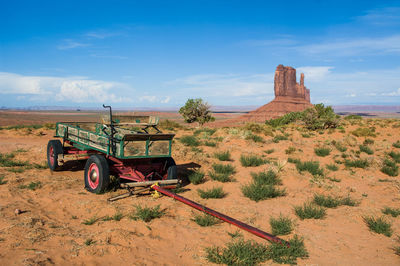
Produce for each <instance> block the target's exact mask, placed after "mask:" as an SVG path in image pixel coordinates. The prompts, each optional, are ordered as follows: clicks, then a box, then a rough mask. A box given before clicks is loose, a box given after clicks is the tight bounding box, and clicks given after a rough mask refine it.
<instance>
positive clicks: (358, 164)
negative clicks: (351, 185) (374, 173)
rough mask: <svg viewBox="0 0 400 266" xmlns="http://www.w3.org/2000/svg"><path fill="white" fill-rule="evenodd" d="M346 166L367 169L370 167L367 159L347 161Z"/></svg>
mask: <svg viewBox="0 0 400 266" xmlns="http://www.w3.org/2000/svg"><path fill="white" fill-rule="evenodd" d="M344 165H346V166H347V167H355V168H363V169H364V168H366V167H368V166H369V162H368V160H367V159H356V160H345V161H344Z"/></svg>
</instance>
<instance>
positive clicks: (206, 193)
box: [197, 187, 226, 199]
mask: <svg viewBox="0 0 400 266" xmlns="http://www.w3.org/2000/svg"><path fill="white" fill-rule="evenodd" d="M197 192H198V193H199V195H200V197H201V198H203V199H222V198H223V197H225V195H226V193H225V192H224V190H223V189H222V187H215V188H211V189H209V190H202V189H198V190H197Z"/></svg>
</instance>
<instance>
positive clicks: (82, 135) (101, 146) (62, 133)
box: [56, 122, 174, 159]
mask: <svg viewBox="0 0 400 266" xmlns="http://www.w3.org/2000/svg"><path fill="white" fill-rule="evenodd" d="M92 124H94V123H92ZM85 125H89V123H84V122H58V123H56V137H60V138H63V139H64V140H68V141H71V142H72V143H73V145H74V147H76V148H78V149H80V150H95V151H99V152H102V153H105V154H107V155H113V156H114V157H116V158H119V159H134V158H138V159H139V158H159V157H171V151H172V138H173V137H174V134H144V133H138V132H135V131H129V130H126V129H121V132H127V133H128V134H122V133H118V134H116V137H115V138H114V139H115V147H116V151H115V154H113V152H112V141H111V138H110V137H109V136H107V135H106V134H104V133H103V132H102V130H101V128H102V125H101V124H99V123H96V124H94V126H95V127H94V128H95V130H94V131H92V130H88V129H84V128H82V126H85ZM125 138H127V139H128V140H126V139H125ZM133 141H137V142H141V143H143V142H144V143H145V152H144V155H136V156H125V149H124V147H126V145H127V144H128V143H130V142H133ZM156 141H168V152H166V153H161V154H155V155H150V154H149V149H150V145H152V144H154V142H156Z"/></svg>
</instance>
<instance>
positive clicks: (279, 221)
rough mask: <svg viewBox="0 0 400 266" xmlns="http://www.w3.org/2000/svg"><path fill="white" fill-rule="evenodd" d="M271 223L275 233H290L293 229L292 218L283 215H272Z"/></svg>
mask: <svg viewBox="0 0 400 266" xmlns="http://www.w3.org/2000/svg"><path fill="white" fill-rule="evenodd" d="M269 224H270V225H271V228H272V234H273V235H288V234H290V233H291V232H292V231H293V222H292V220H291V219H290V218H288V217H284V216H282V215H280V216H279V218H273V217H271V218H270V219H269Z"/></svg>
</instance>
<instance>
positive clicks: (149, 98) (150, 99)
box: [139, 95, 157, 103]
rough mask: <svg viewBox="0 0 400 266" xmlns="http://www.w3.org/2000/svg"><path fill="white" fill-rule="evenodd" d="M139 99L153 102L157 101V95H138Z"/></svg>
mask: <svg viewBox="0 0 400 266" xmlns="http://www.w3.org/2000/svg"><path fill="white" fill-rule="evenodd" d="M139 101H141V102H143V101H146V102H151V103H154V102H156V101H157V97H156V96H154V95H145V96H140V97H139Z"/></svg>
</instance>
